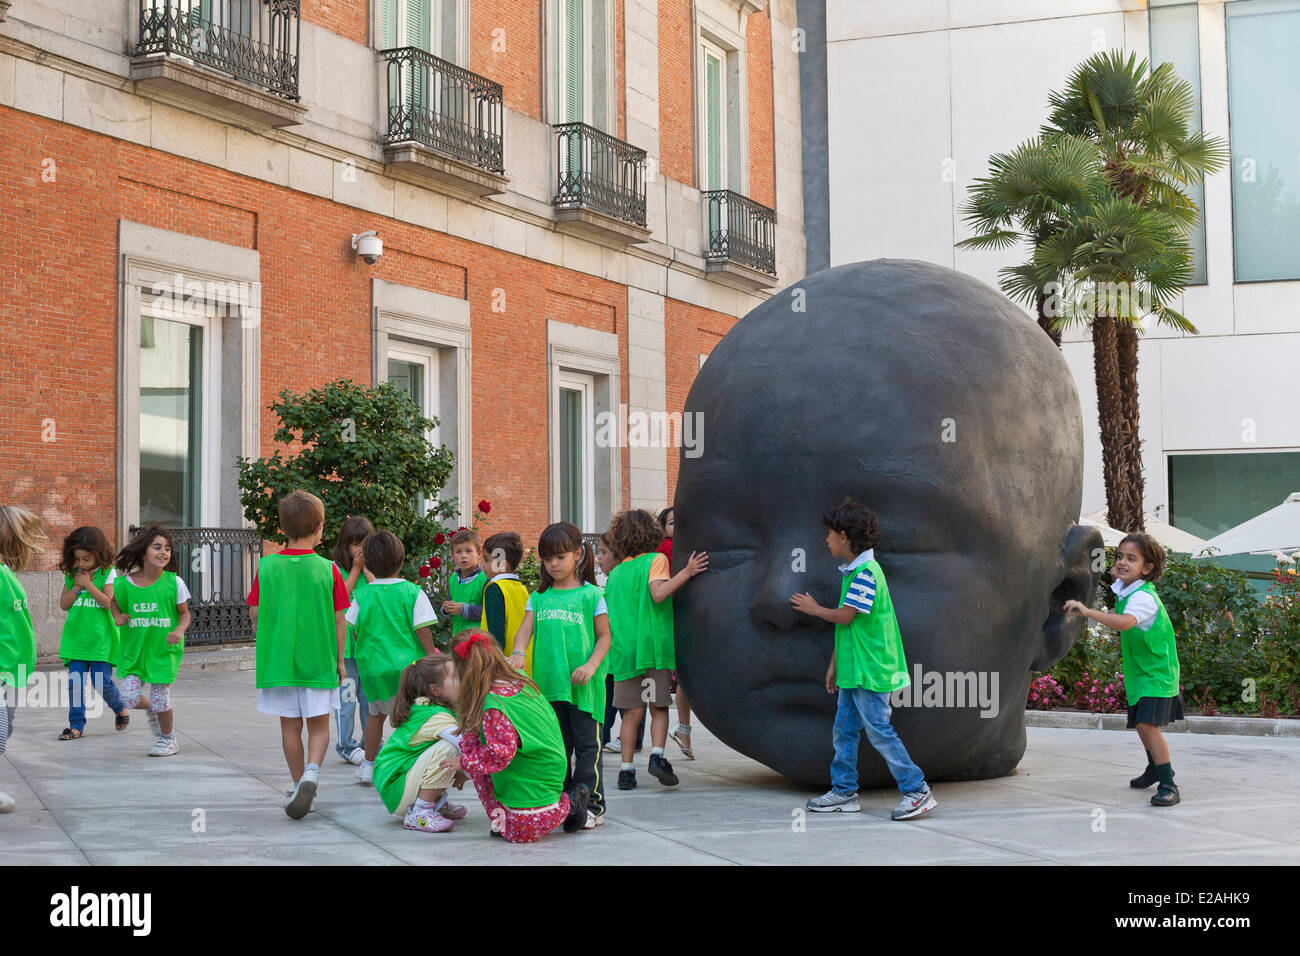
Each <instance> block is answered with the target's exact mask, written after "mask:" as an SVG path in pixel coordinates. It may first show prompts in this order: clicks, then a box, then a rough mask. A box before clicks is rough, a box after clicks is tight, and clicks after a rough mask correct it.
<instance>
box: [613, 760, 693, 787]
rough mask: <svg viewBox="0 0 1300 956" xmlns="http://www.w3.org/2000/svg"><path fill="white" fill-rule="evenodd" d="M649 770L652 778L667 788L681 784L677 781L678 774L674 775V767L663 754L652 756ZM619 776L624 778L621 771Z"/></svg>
mask: <svg viewBox="0 0 1300 956" xmlns="http://www.w3.org/2000/svg"><path fill="white" fill-rule="evenodd" d="M649 770H650V776H652V777H654V778H655V779H656V780H658V781H659V782H660V783H662V784H663V785H664V786H665V787H675V786H677V784H678V783H679V781H678V779H677V774H675V773H673V765H672V764H670V763H669V762H668V760H667V758H665V757H664V756H663V755H662V754H651V755H650V767H649ZM619 776H620V777H622V776H623V772H622V771H621V770H620V771H619Z"/></svg>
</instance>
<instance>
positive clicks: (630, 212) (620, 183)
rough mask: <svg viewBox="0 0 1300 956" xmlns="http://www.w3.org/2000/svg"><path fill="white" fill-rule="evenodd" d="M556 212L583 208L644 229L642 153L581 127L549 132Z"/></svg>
mask: <svg viewBox="0 0 1300 956" xmlns="http://www.w3.org/2000/svg"><path fill="white" fill-rule="evenodd" d="M554 129H555V146H556V158H557V162H556V170H557V171H558V181H557V183H556V190H555V200H554V204H555V207H556V208H557V209H560V210H565V209H574V210H577V209H585V210H591V211H594V212H598V213H601V214H603V215H605V216H609V217H611V218H613V219H618V220H621V221H623V222H625V223H630V224H631V225H633V226H638V227H641V228H642V229H644V227H645V223H646V218H645V177H646V162H645V150H643V149H637V148H636V147H635V146H632V145H630V144H628V143H625V142H623V141H622V140H621V139H616V138H615V137H613V136H610V135H609V134H608V133H604V132H601V131H600V130H598V129H596V128H595V127H594V126H588V125H587V124H586V123H563V124H561V125H559V126H556V127H554Z"/></svg>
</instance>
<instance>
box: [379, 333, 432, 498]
mask: <svg viewBox="0 0 1300 956" xmlns="http://www.w3.org/2000/svg"><path fill="white" fill-rule="evenodd" d="M438 378H439V376H438V350H437V349H434V348H430V347H428V346H420V345H413V344H409V343H406V342H402V343H397V344H390V345H389V346H388V381H389V382H391V383H392V384H393V385H395V386H397V390H398V391H400V392H402V393H403V394H405V395H406V396H407V397H408V398H410V400H411V401H412V402H414V403H415V407H416V408H418V409H419V410H420V413H421V414H422V415H424V417H425V418H428V419H430V420H433V421H437V420H438V418H439V417H440V416H439V387H438V384H439V383H438ZM438 433H439V426H437V425H435V426H434V427H433V428H430V429H429V430H428V431H427V432H425V436H424V437H425V438H426V439H428V440H429V442H430V443H431V444H432V445H434V447H437V446H438V445H440V444H442V441H441V438H440V436H439V434H438ZM412 503H413V505H414V506H415V508H416V510H417V511H419V512H420V513H422V514H423V513H426V512H427V511H428V510H429V508H431V507H433V506H434V505H435V504H436V502H434V501H420V500H419V499H418V498H417V499H416V500H415V501H413V502H412Z"/></svg>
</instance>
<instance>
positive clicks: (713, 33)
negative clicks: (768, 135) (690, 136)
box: [691, 0, 750, 196]
mask: <svg viewBox="0 0 1300 956" xmlns="http://www.w3.org/2000/svg"><path fill="white" fill-rule="evenodd" d="M749 12H750V11H749V5H748V4H741V5H739V6H738V5H737V4H735V3H731V2H728V0H696V3H695V6H694V13H695V22H694V24H693V30H692V42H691V74H692V78H693V85H692V91H693V98H692V103H693V107H694V110H695V141H696V143H698V144H699V148H698V149H696V150H695V181H696V182H697V183H699V184H700V188H701V190H703V189H704V184H705V183H706V182H707V181H708V168H707V162H708V159H707V156H706V154H705V137H706V135H707V133H708V131H707V130H706V129H705V123H706V107H705V100H704V98H705V96H706V90H705V88H704V71H703V68H702V63H703V55H702V51H703V49H704V44H705V43H708V44H710V45H712V46H714V47H716V48H718V49H719V50H721V51H722V52H723V53H725V54H726V57H727V59H726V63H725V70H726V86H727V88H728V89H732V90H734V91H735V97H736V111H735V113H734V115H733V114H732V113H731V112H730V111H729V110H726V104H725V103H724V104H723V109H724V111H726V112H727V120H726V128H727V142H726V147H725V152H726V156H727V167H726V169H725V170H724V172H723V178H724V179H725V180H726V183H727V185H726V188H727V189H729V190H731V191H732V192H734V193H739V194H740V195H742V196H748V195H749V154H750V149H749V62H748V50H747V44H746V42H745V34H744V32H743V31H744V29H745V21H746V20H747V19H748V16H749ZM724 15H726V17H727V20H728V21H729V20H731V19H737V20H738V22H737V25H736V27H732V26H730V25H728V23H727V22H724V20H723V16H724Z"/></svg>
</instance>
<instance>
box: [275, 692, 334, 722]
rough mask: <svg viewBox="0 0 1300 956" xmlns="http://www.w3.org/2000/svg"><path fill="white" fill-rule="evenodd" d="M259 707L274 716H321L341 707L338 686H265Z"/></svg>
mask: <svg viewBox="0 0 1300 956" xmlns="http://www.w3.org/2000/svg"><path fill="white" fill-rule="evenodd" d="M257 709H258V710H259V711H261V712H262V713H264V714H270V715H271V716H272V717H320V716H322V715H323V714H328V713H331V712H333V711H336V710H338V709H339V689H338V688H337V687H263V688H261V689H260V690H258V692H257Z"/></svg>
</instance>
